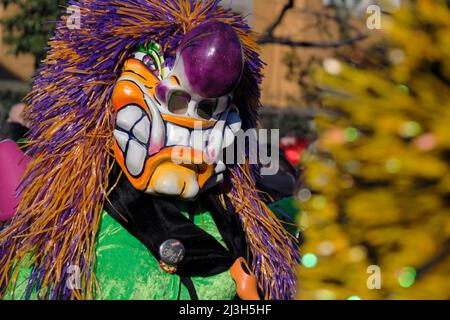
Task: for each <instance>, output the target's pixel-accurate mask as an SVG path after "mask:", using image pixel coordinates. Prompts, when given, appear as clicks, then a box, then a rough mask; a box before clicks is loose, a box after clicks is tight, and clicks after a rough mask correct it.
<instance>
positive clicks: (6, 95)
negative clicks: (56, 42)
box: [0, 0, 66, 121]
mask: <svg viewBox="0 0 450 320" xmlns="http://www.w3.org/2000/svg"><path fill="white" fill-rule="evenodd" d="M65 3H66V0H39V1H36V0H0V6H3V8H4V9H8V10H9V11H8V12H11V14H8V15H5V16H3V17H2V18H0V26H1V27H2V29H3V39H2V40H3V42H4V43H5V44H6V45H8V46H9V50H8V51H7V52H6V53H10V54H14V55H20V54H31V55H32V56H33V57H34V61H35V68H37V67H39V64H40V62H41V61H42V60H43V59H44V57H45V50H46V47H47V41H48V38H49V37H50V36H51V35H52V33H53V30H54V28H55V24H56V21H57V20H58V17H59V16H60V15H61V13H62V12H63V11H64V7H63V5H64V4H65ZM1 42H2V41H0V43H1ZM0 69H1V66H0ZM2 70H3V69H2ZM3 73H4V74H2V76H1V77H0V79H3V81H5V82H6V83H4V84H3V85H2V86H0V121H2V120H4V119H5V117H6V116H7V114H8V110H9V108H11V106H13V105H14V104H16V103H18V102H19V101H20V100H21V99H22V98H23V96H24V95H25V94H26V93H27V90H28V87H29V85H28V84H27V83H26V82H24V81H22V79H20V78H17V77H16V76H15V75H12V74H10V73H9V72H8V71H7V70H4V71H3Z"/></svg>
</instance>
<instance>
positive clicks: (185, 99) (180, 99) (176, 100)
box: [168, 91, 191, 114]
mask: <svg viewBox="0 0 450 320" xmlns="http://www.w3.org/2000/svg"><path fill="white" fill-rule="evenodd" d="M190 101H191V97H190V96H189V94H187V93H186V92H183V91H175V92H173V93H172V94H171V95H170V98H169V104H168V108H169V111H170V112H172V113H173V114H186V112H187V111H188V105H189V102H190Z"/></svg>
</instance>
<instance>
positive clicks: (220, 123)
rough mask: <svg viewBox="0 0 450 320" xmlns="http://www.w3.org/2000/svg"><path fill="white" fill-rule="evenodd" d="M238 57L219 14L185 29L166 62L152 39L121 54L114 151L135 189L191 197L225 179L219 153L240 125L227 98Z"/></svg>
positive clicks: (238, 71)
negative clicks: (128, 53) (129, 53)
mask: <svg viewBox="0 0 450 320" xmlns="http://www.w3.org/2000/svg"><path fill="white" fill-rule="evenodd" d="M243 65H244V61H243V49H242V45H241V43H240V40H239V37H238V35H237V34H236V32H235V31H234V30H233V28H232V27H231V26H229V25H227V24H225V23H222V22H208V23H204V24H202V25H200V26H197V27H195V28H193V29H192V30H191V31H190V32H189V33H187V34H186V35H185V36H184V38H183V39H182V40H181V42H180V45H179V46H178V50H177V52H176V59H175V62H174V65H173V68H172V69H171V70H166V69H165V68H164V62H163V57H162V56H161V54H160V53H159V48H158V46H157V45H156V44H153V43H150V44H146V45H143V46H142V47H140V48H138V50H137V51H136V52H135V53H134V54H133V56H132V57H130V58H129V59H128V60H127V61H126V62H125V65H124V68H123V71H122V73H121V75H120V78H119V80H118V81H117V83H116V85H115V88H114V92H113V96H112V105H113V108H114V110H115V111H116V112H117V116H116V122H115V130H114V137H115V141H114V154H115V157H116V159H117V161H118V163H119V165H120V166H121V168H122V170H123V171H124V173H125V174H126V176H127V178H128V179H129V181H130V182H131V184H132V185H133V186H134V187H135V188H136V189H138V190H141V191H144V192H146V193H149V194H153V195H168V196H176V197H179V198H182V199H195V198H196V197H197V196H198V195H199V193H200V192H202V191H203V190H206V189H208V188H210V187H211V186H214V185H216V184H217V183H219V182H221V181H222V180H223V173H224V172H225V170H226V166H225V164H224V163H223V162H222V161H221V160H220V158H221V157H220V156H221V154H222V151H223V149H225V148H226V147H228V146H230V145H231V144H233V142H234V140H235V136H236V133H237V132H238V131H239V130H240V129H241V119H240V117H239V113H238V111H237V109H236V107H235V106H234V105H233V103H232V100H233V91H234V89H235V88H236V86H237V85H238V83H239V81H240V79H241V77H242V73H243Z"/></svg>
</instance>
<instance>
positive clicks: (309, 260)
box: [302, 253, 317, 268]
mask: <svg viewBox="0 0 450 320" xmlns="http://www.w3.org/2000/svg"><path fill="white" fill-rule="evenodd" d="M302 264H303V266H304V267H305V268H314V267H315V266H316V265H317V256H316V255H315V254H312V253H307V254H305V255H303V257H302Z"/></svg>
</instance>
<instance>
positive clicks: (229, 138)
mask: <svg viewBox="0 0 450 320" xmlns="http://www.w3.org/2000/svg"><path fill="white" fill-rule="evenodd" d="M235 138H236V135H235V133H234V132H233V131H232V129H230V127H229V126H228V125H227V126H226V128H225V132H224V134H223V143H222V148H223V149H226V148H228V147H229V146H231V145H232V144H233V142H234V139H235Z"/></svg>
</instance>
